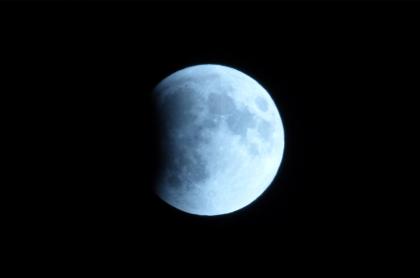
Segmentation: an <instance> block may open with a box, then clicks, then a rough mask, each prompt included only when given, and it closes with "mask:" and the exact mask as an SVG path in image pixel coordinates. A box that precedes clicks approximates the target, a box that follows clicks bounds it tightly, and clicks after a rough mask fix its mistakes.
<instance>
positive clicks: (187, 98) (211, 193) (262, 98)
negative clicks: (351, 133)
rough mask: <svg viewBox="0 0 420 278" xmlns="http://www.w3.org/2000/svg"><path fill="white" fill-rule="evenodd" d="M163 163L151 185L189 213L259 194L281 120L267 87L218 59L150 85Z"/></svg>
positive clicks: (221, 210) (267, 178) (280, 147)
mask: <svg viewBox="0 0 420 278" xmlns="http://www.w3.org/2000/svg"><path fill="white" fill-rule="evenodd" d="M153 97H154V99H155V103H156V107H157V110H158V115H159V118H160V121H159V128H160V130H161V136H160V137H161V138H160V140H161V142H160V144H161V150H162V155H163V157H162V159H163V164H162V167H161V173H160V174H159V177H158V179H157V183H156V187H155V191H156V193H157V195H158V196H159V197H160V198H161V199H162V200H163V201H165V202H166V203H167V204H169V205H171V206H173V207H175V208H177V209H179V210H181V211H184V212H187V213H190V214H196V215H206V216H213V215H220V214H226V213H231V212H234V211H237V210H239V209H241V208H243V207H245V206H247V205H249V204H250V203H252V202H253V201H254V200H256V199H257V198H258V197H259V196H260V195H261V194H262V193H263V192H264V191H265V190H266V189H267V188H268V187H269V186H270V184H271V183H272V181H273V179H274V177H275V176H276V174H277V172H278V169H279V166H280V163H281V161H282V157H283V151H284V129H283V123H282V120H281V117H280V114H279V111H278V109H277V108H276V105H275V103H274V101H273V100H272V98H271V97H270V95H269V94H268V92H267V91H266V90H265V89H264V88H263V87H262V86H261V85H260V84H259V83H258V82H257V81H255V80H254V79H253V78H251V77H250V76H248V75H246V74H244V73H242V72H240V71H238V70H236V69H233V68H231V67H227V66H222V65H212V64H205V65H196V66H191V67H187V68H185V69H182V70H179V71H177V72H175V73H173V74H171V75H169V76H168V77H166V78H165V79H163V80H162V81H161V82H160V83H159V84H158V85H157V86H156V88H155V89H154V91H153Z"/></svg>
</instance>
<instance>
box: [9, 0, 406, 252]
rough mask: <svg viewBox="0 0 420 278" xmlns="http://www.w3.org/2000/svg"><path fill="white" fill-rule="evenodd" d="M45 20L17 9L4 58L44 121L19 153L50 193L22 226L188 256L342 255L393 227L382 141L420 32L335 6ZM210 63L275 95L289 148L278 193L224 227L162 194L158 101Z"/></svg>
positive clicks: (118, 8)
mask: <svg viewBox="0 0 420 278" xmlns="http://www.w3.org/2000/svg"><path fill="white" fill-rule="evenodd" d="M31 5H32V4H31ZM81 6H83V8H81ZM40 7H41V6H40ZM42 7H44V8H42V12H41V11H40V13H39V16H35V15H34V14H33V13H32V12H31V8H30V7H26V8H22V7H21V8H17V7H15V9H17V10H16V11H19V14H20V15H21V17H22V20H20V21H18V22H16V23H14V24H13V27H14V29H13V30H12V29H10V36H11V39H10V40H8V41H9V44H10V49H9V52H5V53H8V54H9V56H10V57H12V58H13V57H14V58H13V59H14V62H13V63H11V66H10V68H9V71H10V72H19V74H20V75H21V76H24V77H25V78H22V81H20V82H18V83H15V87H14V88H15V90H16V91H17V92H22V91H25V92H26V93H25V94H21V95H19V97H20V98H21V100H22V103H23V106H25V107H27V109H28V110H27V111H31V113H30V114H31V117H27V118H25V120H24V123H25V124H24V127H25V128H24V129H23V130H24V134H25V136H26V137H25V136H24V137H22V138H31V139H30V140H29V141H25V140H24V139H22V140H23V141H22V142H26V143H22V144H23V145H22V146H26V147H25V148H28V149H27V150H28V153H31V154H32V155H31V157H32V158H31V160H30V161H29V162H31V161H32V162H33V163H34V165H37V166H39V169H38V170H36V171H34V173H33V174H32V177H33V179H35V180H36V181H37V182H36V184H41V186H39V187H36V188H30V189H28V191H27V192H28V193H27V194H28V196H31V195H35V196H39V198H37V201H33V202H34V204H33V205H32V206H31V207H32V209H31V210H29V211H27V212H26V214H25V219H27V221H29V222H28V223H32V226H31V227H39V228H40V229H43V228H45V227H54V230H55V231H56V233H55V235H57V234H60V233H63V234H68V235H73V236H75V235H78V236H80V237H83V238H86V235H88V237H89V240H91V241H93V242H97V243H98V245H100V244H99V243H100V242H102V240H105V239H109V238H111V239H116V238H118V240H121V242H123V243H124V244H134V245H136V246H142V245H143V244H146V243H147V244H148V243H152V244H156V246H155V247H156V249H157V250H160V252H163V253H165V254H167V253H166V252H169V254H170V255H169V256H176V254H175V253H171V252H173V250H174V249H173V248H169V247H174V248H187V247H186V246H191V247H188V248H191V250H196V251H197V250H199V249H201V250H207V249H206V248H204V247H203V246H206V247H207V248H209V249H213V248H214V249H216V248H219V250H224V249H223V246H225V247H226V246H231V245H230V244H234V245H233V246H236V247H238V248H233V249H235V250H236V251H235V252H237V253H238V254H239V253H241V251H240V250H246V246H259V247H260V248H269V249H270V250H283V249H284V248H286V246H288V247H292V248H291V249H294V248H297V249H298V250H308V249H305V248H307V247H308V246H316V247H318V248H321V249H322V248H330V249H331V250H336V248H338V247H337V246H340V244H344V245H346V246H350V245H352V244H353V243H355V244H357V243H360V241H359V240H358V238H359V237H362V235H364V233H369V232H366V231H370V230H371V228H374V227H375V225H376V224H375V223H377V222H378V221H380V220H381V219H383V218H385V217H386V215H385V214H386V213H385V212H384V211H385V209H380V208H381V206H380V205H379V204H377V203H376V200H377V199H381V197H380V196H381V195H382V194H383V191H384V190H385V189H384V186H379V185H378V184H377V181H378V180H377V177H378V175H379V173H381V169H380V167H379V166H378V165H379V164H377V163H376V162H374V160H377V159H378V158H379V160H382V158H384V153H383V152H384V149H386V144H385V143H384V142H383V141H382V140H379V139H378V136H376V135H377V134H378V133H379V132H380V131H381V130H384V129H386V127H387V126H388V125H392V126H395V125H396V122H395V119H393V117H392V116H391V115H390V114H389V113H390V111H393V110H392V109H393V108H392V107H393V106H390V105H388V104H389V103H392V102H394V101H396V97H395V90H396V89H397V88H399V89H401V87H400V82H399V79H398V78H397V77H396V74H397V72H398V71H399V70H398V69H403V68H404V67H403V66H402V64H401V63H402V61H407V60H409V59H412V57H413V56H412V53H413V52H412V51H413V50H414V45H413V41H414V39H413V38H412V36H407V33H409V31H405V30H406V29H404V28H402V26H414V25H413V24H414V23H413V22H412V21H414V19H413V17H410V16H407V17H406V16H401V17H400V18H399V19H398V20H397V19H394V20H392V19H390V16H389V13H379V12H378V10H376V9H374V8H373V7H371V6H366V9H361V7H360V6H352V5H349V4H340V5H338V4H337V5H336V6H334V5H332V4H328V3H318V4H315V3H268V2H264V3H257V2H255V3H252V2H245V3H239V2H235V1H234V2H230V3H208V2H206V3H201V4H199V3H190V2H184V3H173V2H170V3H156V4H153V3H150V2H148V3H119V4H115V5H114V4H111V3H106V4H103V5H100V6H96V5H94V4H93V3H87V4H85V5H81V4H80V5H78V4H69V3H66V4H57V5H56V6H54V7H52V5H49V4H47V3H43V4H42ZM388 12H390V11H388ZM24 15H26V16H24ZM396 21H398V22H400V23H401V22H403V23H401V24H400V25H398V26H397V27H396V26H395V24H396ZM405 32H407V33H405ZM207 63H214V64H222V65H226V66H230V67H233V68H236V69H238V70H240V71H243V72H244V73H246V74H248V75H250V76H252V77H253V78H254V79H255V80H257V81H258V82H259V83H260V84H261V85H262V86H263V87H264V88H265V89H266V90H267V91H268V92H269V93H270V94H271V97H272V98H273V100H274V102H275V103H276V105H277V107H278V109H279V111H280V114H281V117H282V120H283V124H284V128H285V144H286V147H285V154H284V158H283V161H282V163H281V167H280V170H279V172H278V175H277V177H276V178H275V180H274V182H273V183H272V185H271V186H270V187H269V188H268V190H267V191H265V193H264V194H263V195H262V196H261V197H260V198H258V199H257V200H256V201H255V202H253V203H252V204H251V205H249V206H247V207H246V208H244V209H241V210H239V211H236V212H234V213H231V214H227V215H221V216H215V217H200V216H194V215H189V214H186V213H183V212H181V211H178V210H176V209H174V208H172V207H170V206H168V205H167V204H165V203H164V202H163V201H161V200H160V199H158V197H157V196H155V195H154V193H153V190H152V185H153V181H154V177H155V175H156V173H157V172H158V169H159V161H158V159H157V157H158V155H157V154H158V153H159V149H158V146H157V138H159V132H158V128H157V126H156V115H155V114H154V110H153V105H152V103H151V98H150V94H151V92H152V90H153V88H154V86H155V85H157V83H158V82H159V81H161V80H162V79H163V78H165V77H166V76H168V75H169V74H171V73H173V72H174V71H176V70H179V69H182V68H184V67H187V66H191V65H196V64H207ZM23 80H24V82H23ZM379 138H380V136H379ZM37 157H38V158H37ZM29 162H28V163H29ZM363 231H365V232H363ZM73 236H72V237H73ZM72 237H70V238H72ZM202 239H204V240H202ZM344 239H345V240H344ZM75 241H76V240H75ZM244 243H246V244H244ZM336 243H337V244H336ZM245 245H246V246H245ZM341 246H342V245H341ZM167 247H168V249H165V248H167ZM231 247H232V246H231ZM231 247H229V248H227V249H228V250H231V249H230V248H231ZM202 248H204V249H202ZM220 248H221V249H220ZM151 249H154V248H151ZM163 250H165V251H163ZM171 250H172V251H171ZM313 250H319V249H312V251H313ZM225 251H226V250H225ZM225 251H222V252H225ZM260 251H261V250H260ZM203 252H207V251H203ZM261 252H262V251H261ZM302 252H303V251H302ZM304 253H305V252H304ZM197 254H198V256H200V255H202V254H201V253H197ZM238 254H236V255H238ZM258 254H260V253H258ZM156 256H157V257H159V256H160V255H156Z"/></svg>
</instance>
